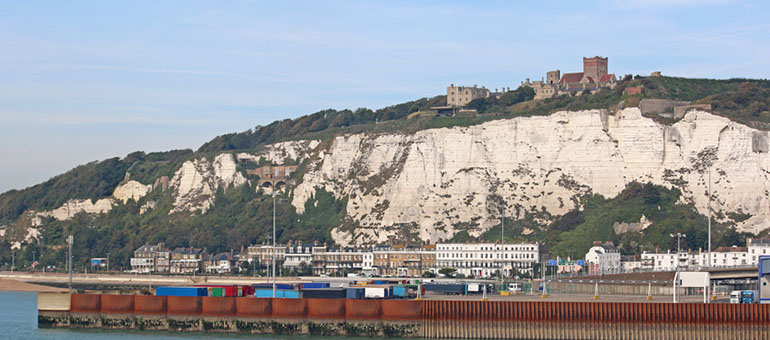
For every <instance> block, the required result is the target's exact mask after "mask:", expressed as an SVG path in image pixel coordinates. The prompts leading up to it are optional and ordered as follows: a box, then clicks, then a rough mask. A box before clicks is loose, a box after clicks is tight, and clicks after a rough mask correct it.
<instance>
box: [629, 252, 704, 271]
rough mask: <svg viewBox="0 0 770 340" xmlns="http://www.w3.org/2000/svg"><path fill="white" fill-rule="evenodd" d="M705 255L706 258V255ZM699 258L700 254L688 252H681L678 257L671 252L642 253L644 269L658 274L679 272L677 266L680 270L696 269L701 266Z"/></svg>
mask: <svg viewBox="0 0 770 340" xmlns="http://www.w3.org/2000/svg"><path fill="white" fill-rule="evenodd" d="M703 255H704V258H705V253H704V254H703ZM699 256H700V254H694V253H688V252H681V253H679V255H678V256H677V254H676V253H672V252H671V251H670V250H668V251H666V252H665V253H648V252H644V253H642V269H644V270H652V271H656V272H673V271H676V270H677V266H678V267H679V268H680V269H687V268H690V269H694V268H696V267H699V266H700V265H701V262H700V257H699ZM677 259H678V260H677ZM703 262H705V260H704V261H703Z"/></svg>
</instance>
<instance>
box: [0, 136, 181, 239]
mask: <svg viewBox="0 0 770 340" xmlns="http://www.w3.org/2000/svg"><path fill="white" fill-rule="evenodd" d="M192 154H193V153H192V151H191V150H175V151H169V152H156V153H150V154H145V153H144V152H134V153H131V154H129V155H128V156H126V157H125V158H123V159H120V158H117V157H115V158H110V159H106V160H103V161H101V162H91V163H88V164H85V165H80V166H78V167H76V168H74V169H72V170H70V171H68V172H66V173H64V174H61V175H58V176H56V177H54V178H51V179H49V180H48V181H45V182H43V183H41V184H38V185H35V186H32V187H29V188H26V189H23V190H10V191H8V192H5V193H3V194H2V195H0V224H2V223H10V222H13V221H14V220H16V219H17V218H18V217H19V216H20V215H21V214H22V213H23V212H24V211H26V210H38V211H41V210H50V209H55V208H58V207H60V206H61V205H62V204H64V203H65V202H66V201H68V200H70V199H93V200H96V199H99V198H103V197H108V196H110V195H112V192H113V191H115V187H117V186H118V184H120V182H121V181H123V179H124V178H125V176H126V172H131V174H132V177H131V178H132V179H137V180H139V181H140V182H142V183H144V184H148V183H150V182H152V181H154V180H155V178H157V176H160V175H171V174H173V172H174V171H176V169H178V168H179V165H180V164H181V162H182V161H183V160H185V159H187V158H188V157H190V156H192Z"/></svg>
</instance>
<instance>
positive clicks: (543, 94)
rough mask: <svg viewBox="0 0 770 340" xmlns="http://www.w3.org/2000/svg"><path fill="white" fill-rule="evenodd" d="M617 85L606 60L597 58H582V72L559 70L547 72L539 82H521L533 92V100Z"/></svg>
mask: <svg viewBox="0 0 770 340" xmlns="http://www.w3.org/2000/svg"><path fill="white" fill-rule="evenodd" d="M615 85H617V79H616V78H615V74H614V73H609V71H608V58H602V57H599V56H596V57H592V58H585V57H583V72H573V73H564V74H563V75H562V74H561V71H560V70H555V71H549V72H547V73H546V77H545V78H544V79H541V80H539V81H533V82H531V81H529V79H527V80H525V81H523V82H522V83H521V86H529V87H531V88H532V89H534V90H535V99H543V98H549V97H552V96H554V95H561V94H569V93H573V92H574V93H576V94H581V93H582V92H583V91H586V90H588V91H590V92H594V91H596V90H599V89H601V88H613V87H615Z"/></svg>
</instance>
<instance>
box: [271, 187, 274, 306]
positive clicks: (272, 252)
mask: <svg viewBox="0 0 770 340" xmlns="http://www.w3.org/2000/svg"><path fill="white" fill-rule="evenodd" d="M271 254H272V257H273V297H275V192H273V249H272V251H271Z"/></svg>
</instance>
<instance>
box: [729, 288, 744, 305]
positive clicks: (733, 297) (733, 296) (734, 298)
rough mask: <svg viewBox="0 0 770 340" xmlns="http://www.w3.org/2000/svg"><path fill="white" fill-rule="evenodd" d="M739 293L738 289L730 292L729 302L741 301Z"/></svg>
mask: <svg viewBox="0 0 770 340" xmlns="http://www.w3.org/2000/svg"><path fill="white" fill-rule="evenodd" d="M741 293H742V292H741V291H740V290H734V291H732V292H730V303H741Z"/></svg>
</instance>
